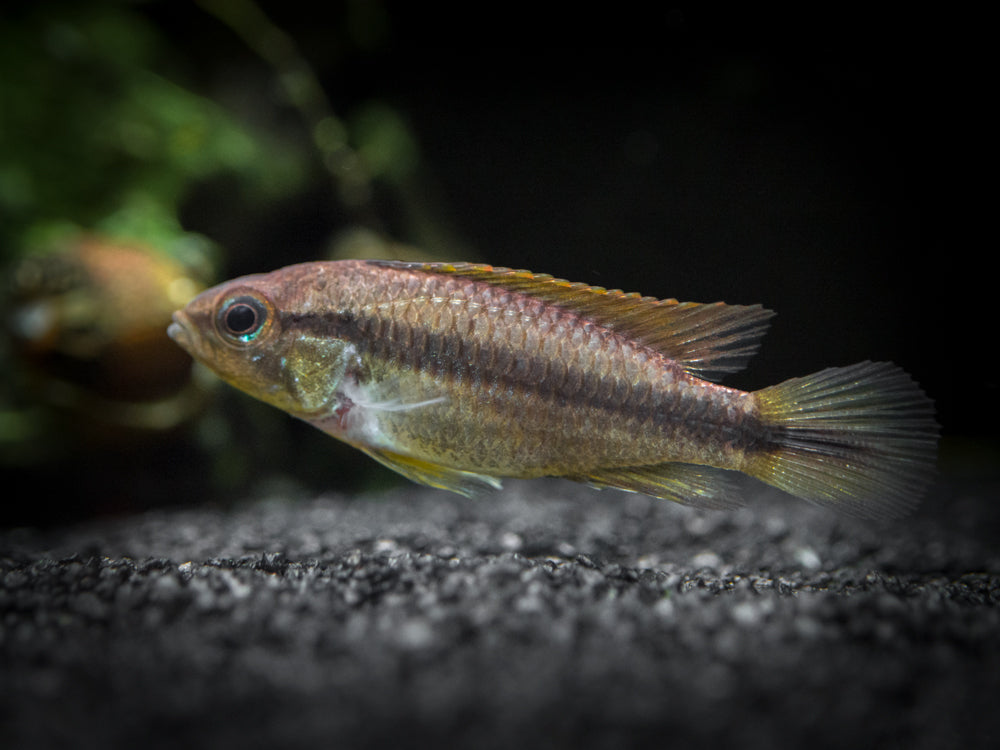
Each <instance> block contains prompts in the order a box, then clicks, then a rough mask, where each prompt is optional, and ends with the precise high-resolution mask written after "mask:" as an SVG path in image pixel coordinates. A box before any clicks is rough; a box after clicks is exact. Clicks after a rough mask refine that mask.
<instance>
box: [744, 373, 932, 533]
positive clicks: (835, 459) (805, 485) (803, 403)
mask: <svg viewBox="0 0 1000 750" xmlns="http://www.w3.org/2000/svg"><path fill="white" fill-rule="evenodd" d="M754 395H755V396H756V399H757V404H758V407H759V409H760V416H761V418H762V420H763V421H764V423H765V425H766V426H767V427H769V428H770V430H769V432H770V440H769V445H768V447H766V448H765V449H764V450H761V451H760V452H757V453H754V454H752V455H750V456H748V458H747V465H746V466H745V468H744V471H746V472H747V473H748V474H750V475H751V476H754V477H756V478H757V479H760V480H761V481H764V482H766V483H767V484H770V485H773V486H775V487H778V488H780V489H782V490H784V491H785V492H788V493H791V494H792V495H796V496H798V497H801V498H803V499H805V500H809V501H811V502H815V503H819V504H822V505H829V506H833V507H835V508H836V509H838V510H841V511H844V512H846V513H850V514H852V515H857V516H863V517H866V518H893V517H899V516H901V515H904V514H905V513H906V512H908V511H909V510H911V509H912V508H913V506H914V505H916V502H917V500H919V498H920V496H921V495H922V494H923V492H924V490H925V489H926V487H927V485H928V484H929V482H930V480H931V477H932V476H933V473H934V461H935V455H936V452H937V438H938V425H937V423H936V422H935V421H934V405H933V403H932V402H931V400H930V399H929V398H928V397H927V396H926V395H925V394H924V392H923V391H922V390H921V389H920V386H918V385H917V384H916V383H915V382H914V381H913V380H912V379H911V378H910V376H909V375H907V374H906V372H904V371H903V370H902V369H900V368H899V367H897V366H896V365H894V364H891V363H888V362H862V363H860V364H856V365H852V366H850V367H834V368H830V369H827V370H823V371H821V372H817V373H815V374H813V375H808V376H806V377H803V378H793V379H792V380H788V381H785V382H784V383H780V384H778V385H775V386H771V387H770V388H764V389H762V390H760V391H756V392H755V394H754Z"/></svg>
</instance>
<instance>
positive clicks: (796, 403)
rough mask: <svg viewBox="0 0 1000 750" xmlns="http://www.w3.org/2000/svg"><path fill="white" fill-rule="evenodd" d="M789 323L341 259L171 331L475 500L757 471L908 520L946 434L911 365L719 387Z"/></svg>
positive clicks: (223, 297)
mask: <svg viewBox="0 0 1000 750" xmlns="http://www.w3.org/2000/svg"><path fill="white" fill-rule="evenodd" d="M771 315H772V313H771V312H770V311H767V310H764V309H763V308H761V307H760V306H759V305H753V306H741V305H725V304H723V303H711V304H700V303H692V302H678V301H677V300H674V299H664V300H658V299H655V298H653V297H644V296H640V295H638V294H626V293H624V292H621V291H620V290H606V289H604V288H601V287H591V286H588V285H586V284H581V283H575V282H568V281H564V280H562V279H556V278H553V277H551V276H548V275H545V274H534V273H531V272H528V271H516V270H511V269H506V268H499V267H493V266H487V265H483V264H465V263H455V264H443V263H401V262H388V261H336V262H332V261H331V262H317V263H307V264H299V265H296V266H289V267H287V268H285V269H280V270H278V271H274V272H272V273H270V274H258V275H255V276H249V277H243V278H240V279H234V280H233V281H230V282H226V283H224V284H221V285H219V286H218V287H215V288H213V289H211V290H209V291H207V292H204V293H203V294H201V295H199V296H198V297H197V298H196V299H195V300H193V301H192V302H191V303H190V304H189V305H188V306H187V307H186V308H185V309H184V310H182V311H179V312H178V313H176V314H175V316H174V320H175V322H174V324H173V325H172V326H171V328H170V334H171V336H172V337H173V338H174V339H175V340H176V341H177V342H178V343H179V344H180V345H181V346H183V347H184V348H185V349H187V350H188V351H189V352H190V353H191V354H192V355H193V356H194V357H196V358H197V359H199V360H201V361H202V362H204V363H205V364H206V365H208V366H209V367H210V368H212V369H213V370H214V371H215V372H216V373H217V374H219V375H220V376H221V377H222V378H223V379H225V380H227V381H228V382H229V383H231V384H232V385H234V386H236V387H238V388H240V389H242V390H244V391H246V392H248V393H250V394H252V395H254V396H256V397H257V398H260V399H262V400H264V401H267V402H268V403H271V404H273V405H274V406H277V407H278V408H281V409H283V410H285V411H287V412H288V413H290V414H292V415H294V416H296V417H299V418H301V419H304V420H305V421H308V422H309V423H311V424H313V425H315V426H316V427H318V428H320V429H322V430H324V431H325V432H327V433H329V434H331V435H333V436H334V437H336V438H338V439H341V440H343V441H345V442H347V443H350V444H351V445H354V446H355V447H357V448H359V449H360V450H362V451H364V452H366V453H368V454H369V455H370V456H372V457H373V458H375V459H376V460H378V461H380V462H382V463H384V464H385V465H387V466H389V467H390V468H392V469H394V470H396V471H398V472H399V473H401V474H403V475H404V476H407V477H409V478H410V479H413V480H414V481H418V482H422V483H425V484H429V485H431V486H435V487H440V488H443V489H448V490H452V491H455V492H460V493H463V494H471V493H473V492H476V491H478V490H479V489H482V488H486V487H499V485H500V478H501V477H535V476H542V475H554V476H563V477H566V478H569V479H574V480H577V481H583V482H587V483H589V484H592V485H594V486H597V487H616V488H619V489H626V490H630V491H635V492H644V493H646V494H650V495H654V496H657V497H663V498H666V499H670V500H675V501H678V502H684V503H689V504H693V505H698V506H702V507H726V506H730V505H733V504H737V503H738V502H739V497H738V496H736V495H735V494H734V491H733V487H732V484H731V482H729V481H728V480H727V476H728V475H729V474H730V473H731V472H732V471H743V472H745V473H748V474H750V475H751V476H754V477H756V478H758V479H761V480H762V481H765V482H768V483H770V484H772V485H774V486H776V487H779V488H780V489H783V490H785V491H788V492H790V493H792V494H794V495H797V496H799V497H802V498H804V499H806V500H809V501H812V502H817V503H820V504H826V505H831V506H834V507H836V508H838V509H841V510H844V511H847V512H850V513H854V514H857V515H861V516H868V517H892V516H898V515H899V514H901V513H903V512H905V511H906V510H907V509H908V508H910V507H912V504H913V502H914V501H915V498H916V497H917V496H919V494H920V492H921V491H922V488H923V487H924V486H925V485H926V483H927V482H928V481H929V477H930V475H931V472H932V468H933V457H934V453H935V450H936V439H937V425H936V423H935V422H934V419H933V405H932V404H931V402H930V400H929V399H928V398H927V397H926V396H925V395H924V394H923V392H922V391H921V390H920V388H919V387H918V386H917V385H916V384H915V383H914V382H913V381H912V379H910V377H909V376H908V375H907V374H906V373H905V372H903V371H902V370H900V369H899V368H897V367H895V366H894V365H891V364H888V363H860V364H858V365H853V366H849V367H844V368H830V369H828V370H824V371H822V372H820V373H815V374H814V375H812V376H807V377H805V378H794V379H792V380H790V381H786V382H785V383H781V384H778V385H777V386H771V387H770V388H765V389H762V390H761V391H757V392H744V391H740V390H737V389H734V388H729V387H725V386H722V385H719V384H717V383H716V382H714V381H715V380H716V379H718V378H720V377H722V376H724V375H726V374H728V373H731V372H735V371H737V370H739V369H740V368H742V367H743V366H744V364H745V362H746V360H747V359H748V358H749V357H750V356H751V355H752V354H753V353H754V352H755V351H756V349H757V346H758V343H759V339H760V337H761V336H762V335H763V334H764V332H765V330H766V327H767V322H768V319H769V318H770V317H771Z"/></svg>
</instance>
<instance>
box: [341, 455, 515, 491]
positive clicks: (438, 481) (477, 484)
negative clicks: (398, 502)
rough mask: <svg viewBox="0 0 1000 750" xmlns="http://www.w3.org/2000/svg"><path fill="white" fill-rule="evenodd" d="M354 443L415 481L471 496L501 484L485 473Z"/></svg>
mask: <svg viewBox="0 0 1000 750" xmlns="http://www.w3.org/2000/svg"><path fill="white" fill-rule="evenodd" d="M356 447H357V448H359V449H361V450H363V451H364V452H365V453H367V454H368V455H369V456H371V457H372V458H374V459H375V460H376V461H378V462H379V463H381V464H383V465H384V466H388V467H389V468H390V469H392V470H393V471H395V472H397V473H399V474H402V475H403V476H404V477H406V478H407V479H409V480H410V481H413V482H416V483H418V484H426V485H427V486H429V487H436V488H437V489H440V490H449V491H451V492H457V493H458V494H459V495H465V496H466V497H473V496H475V495H478V494H480V493H482V492H483V491H484V490H498V489H500V487H501V483H500V480H499V479H497V478H496V477H493V476H489V475H488V474H476V473H475V472H472V471H462V470H460V469H453V468H451V467H449V466H442V465H441V464H436V463H433V462H432V461H425V460H423V459H420V458H414V457H413V456H405V455H403V454H402V453H395V452H394V451H390V450H387V449H385V448H373V447H370V446H366V445H358V446H356Z"/></svg>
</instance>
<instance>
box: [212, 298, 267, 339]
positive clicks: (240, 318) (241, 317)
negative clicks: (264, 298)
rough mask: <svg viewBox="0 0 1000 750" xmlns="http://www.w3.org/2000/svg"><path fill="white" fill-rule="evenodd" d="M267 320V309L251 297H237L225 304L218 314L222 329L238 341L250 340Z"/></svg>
mask: <svg viewBox="0 0 1000 750" xmlns="http://www.w3.org/2000/svg"><path fill="white" fill-rule="evenodd" d="M266 321H267V309H266V308H265V307H264V305H263V303H261V302H260V300H257V299H254V298H253V297H239V298H237V299H235V300H232V301H231V302H230V303H229V304H228V305H226V306H225V307H224V308H223V309H222V312H221V314H220V316H219V323H220V328H221V329H222V331H223V332H224V333H225V334H227V335H229V336H232V337H234V338H237V339H239V340H240V341H244V342H246V341H251V340H253V339H254V337H255V336H256V335H257V334H258V333H260V331H261V329H262V328H263V327H264V323H265V322H266Z"/></svg>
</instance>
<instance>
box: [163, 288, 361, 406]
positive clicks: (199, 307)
mask: <svg viewBox="0 0 1000 750" xmlns="http://www.w3.org/2000/svg"><path fill="white" fill-rule="evenodd" d="M296 305H297V300H296V290H295V288H294V287H289V285H288V284H287V283H285V281H284V279H282V277H281V276H280V275H277V274H276V273H271V274H257V275H253V276H244V277H241V278H238V279H233V280H232V281H228V282H225V283H223V284H220V285H218V286H215V287H212V288H211V289H208V290H207V291H205V292H202V293H201V294H199V295H198V296H197V297H195V298H194V299H193V300H191V302H190V303H188V305H187V306H186V307H184V308H183V309H182V310H178V311H177V312H175V313H174V315H173V323H171V324H170V327H169V328H168V329H167V333H168V334H169V336H170V338H172V339H173V340H174V341H175V342H176V343H177V344H178V345H180V346H181V347H182V348H183V349H185V350H186V351H187V352H188V353H189V354H190V355H191V356H192V357H193V358H194V359H196V360H197V361H199V362H201V363H202V364H203V365H205V366H207V367H208V368H209V369H210V370H212V371H213V372H215V374H216V375H218V376H219V377H220V378H221V379H222V380H224V381H225V382H227V383H229V384H230V385H232V386H234V387H235V388H238V389H240V390H241V391H244V392H245V393H248V394H249V395H251V396H253V397H255V398H257V399H259V400H261V401H264V402H265V403H268V404H271V405H272V406H276V407H278V408H279V409H282V410H283V411H286V412H288V413H289V414H292V415H293V416H296V417H300V418H303V419H309V418H314V417H316V416H319V415H322V414H324V413H326V412H327V411H328V410H330V409H332V408H335V407H336V398H337V391H338V388H339V387H340V385H341V381H342V380H343V378H344V374H345V372H346V371H347V367H348V363H349V361H350V360H351V359H352V357H353V355H352V352H353V347H352V346H351V345H350V343H349V342H347V341H346V340H342V339H339V338H337V337H336V336H334V335H322V336H321V335H317V334H315V333H311V332H309V331H304V330H300V329H299V328H297V327H296V326H294V325H293V324H292V323H291V322H290V321H293V320H294V318H295V314H294V311H295V309H296Z"/></svg>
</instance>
